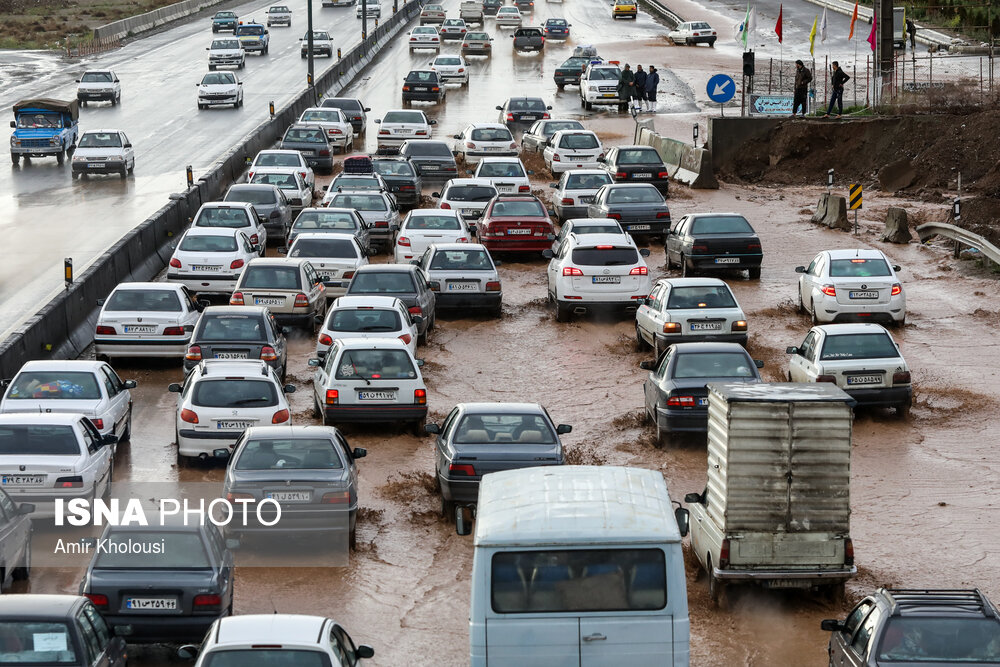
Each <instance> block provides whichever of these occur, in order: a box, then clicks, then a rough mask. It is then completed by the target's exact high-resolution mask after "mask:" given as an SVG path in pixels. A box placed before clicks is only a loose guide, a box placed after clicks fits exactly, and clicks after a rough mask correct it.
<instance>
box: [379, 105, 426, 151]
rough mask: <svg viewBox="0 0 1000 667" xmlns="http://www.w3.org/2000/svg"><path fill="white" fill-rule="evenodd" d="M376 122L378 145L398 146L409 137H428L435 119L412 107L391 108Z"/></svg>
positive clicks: (381, 146) (380, 146)
mask: <svg viewBox="0 0 1000 667" xmlns="http://www.w3.org/2000/svg"><path fill="white" fill-rule="evenodd" d="M375 123H376V124H378V126H379V128H378V139H377V143H378V147H379V148H380V149H381V148H384V147H397V148H398V147H399V146H402V145H403V142H404V141H409V140H411V139H430V138H431V134H432V130H431V126H432V125H436V124H437V121H436V120H432V119H429V118H427V114H425V113H424V112H423V111H417V110H412V109H393V110H392V111H387V112H386V113H385V115H384V116H382V118H376V119H375Z"/></svg>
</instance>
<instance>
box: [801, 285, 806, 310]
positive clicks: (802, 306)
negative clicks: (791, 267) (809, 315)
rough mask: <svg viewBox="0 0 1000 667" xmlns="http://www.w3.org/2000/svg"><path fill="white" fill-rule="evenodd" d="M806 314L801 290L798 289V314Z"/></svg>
mask: <svg viewBox="0 0 1000 667" xmlns="http://www.w3.org/2000/svg"><path fill="white" fill-rule="evenodd" d="M805 314H806V306H805V304H804V303H802V290H799V315H805Z"/></svg>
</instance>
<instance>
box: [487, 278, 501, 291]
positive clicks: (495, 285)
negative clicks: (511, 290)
mask: <svg viewBox="0 0 1000 667" xmlns="http://www.w3.org/2000/svg"><path fill="white" fill-rule="evenodd" d="M486 291H487V292H499V291H500V281H499V280H491V281H490V282H488V283H486Z"/></svg>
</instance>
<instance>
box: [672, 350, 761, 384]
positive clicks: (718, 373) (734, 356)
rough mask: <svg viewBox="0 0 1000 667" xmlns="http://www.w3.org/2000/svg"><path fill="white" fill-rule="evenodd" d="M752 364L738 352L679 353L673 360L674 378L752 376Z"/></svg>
mask: <svg viewBox="0 0 1000 667" xmlns="http://www.w3.org/2000/svg"><path fill="white" fill-rule="evenodd" d="M753 369H754V365H753V362H752V361H750V359H747V357H746V355H745V354H740V353H739V352H712V353H707V354H680V355H678V356H677V360H676V361H675V362H674V377H675V378H752V377H755V375H754V370H753Z"/></svg>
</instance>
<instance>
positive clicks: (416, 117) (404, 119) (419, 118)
mask: <svg viewBox="0 0 1000 667" xmlns="http://www.w3.org/2000/svg"><path fill="white" fill-rule="evenodd" d="M382 122H383V123H416V124H417V125H426V124H427V120H426V119H425V118H424V114H423V113H421V112H419V111H390V112H389V113H387V114H386V115H385V116H384V117H383V118H382Z"/></svg>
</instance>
